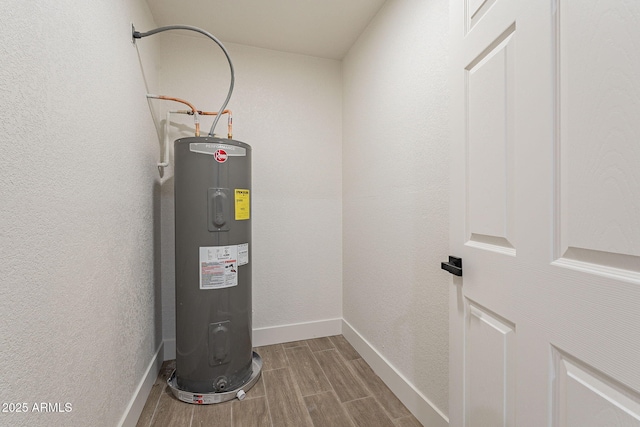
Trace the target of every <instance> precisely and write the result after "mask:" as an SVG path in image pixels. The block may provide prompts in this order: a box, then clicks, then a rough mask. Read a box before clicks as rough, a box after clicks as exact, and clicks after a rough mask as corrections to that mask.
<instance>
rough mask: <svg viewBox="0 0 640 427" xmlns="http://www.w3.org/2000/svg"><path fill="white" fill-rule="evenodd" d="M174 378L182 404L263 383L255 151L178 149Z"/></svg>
mask: <svg viewBox="0 0 640 427" xmlns="http://www.w3.org/2000/svg"><path fill="white" fill-rule="evenodd" d="M174 159H175V170H174V192H175V239H176V240H175V251H176V254H175V261H176V370H175V373H174V374H173V375H172V376H171V378H170V381H169V385H170V386H171V388H172V391H173V392H174V394H175V395H176V397H178V398H179V399H180V400H183V401H186V402H190V403H218V402H222V401H225V400H230V399H233V398H235V397H238V398H240V399H242V398H243V397H244V392H245V391H246V390H248V389H249V388H250V387H251V386H253V384H255V382H257V380H258V377H259V375H260V369H261V367H262V362H261V360H260V357H259V356H258V355H257V354H256V353H254V352H253V350H252V344H251V332H252V327H251V315H252V312H251V250H252V247H251V146H249V145H248V144H245V143H243V142H240V141H234V140H231V139H221V138H214V137H191V138H182V139H179V140H177V141H175V143H174Z"/></svg>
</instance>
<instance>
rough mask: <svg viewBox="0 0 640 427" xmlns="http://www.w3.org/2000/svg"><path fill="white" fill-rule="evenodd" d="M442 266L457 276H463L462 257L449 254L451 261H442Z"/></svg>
mask: <svg viewBox="0 0 640 427" xmlns="http://www.w3.org/2000/svg"><path fill="white" fill-rule="evenodd" d="M440 268H442V269H443V270H447V271H448V272H449V273H451V274H455V275H456V276H462V258H457V257H454V256H451V255H449V262H443V263H441V264H440Z"/></svg>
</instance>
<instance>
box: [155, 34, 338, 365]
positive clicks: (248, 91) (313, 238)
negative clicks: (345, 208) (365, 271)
mask: <svg viewBox="0 0 640 427" xmlns="http://www.w3.org/2000/svg"><path fill="white" fill-rule="evenodd" d="M161 37H162V59H161V73H160V79H161V89H160V92H162V94H164V95H169V96H175V97H179V98H183V99H186V100H188V101H190V102H192V103H194V104H195V105H196V107H197V108H198V109H201V110H208V111H218V109H219V108H220V105H221V104H222V101H223V100H224V98H225V96H226V94H227V90H228V84H229V69H228V65H227V62H226V59H225V57H224V55H223V53H222V51H220V50H219V48H218V47H217V46H216V45H215V44H214V43H213V42H212V41H211V40H209V39H207V38H204V37H200V36H198V35H197V34H195V37H194V36H189V35H181V34H176V33H163V34H162V36H161ZM225 47H226V48H227V49H228V51H229V53H230V55H231V58H232V60H233V63H234V66H235V71H236V86H235V90H234V93H233V96H232V98H231V102H230V103H229V106H228V108H230V109H231V110H232V111H233V113H234V139H236V140H240V141H243V142H246V143H248V144H250V145H251V146H252V148H253V171H252V173H253V190H252V200H251V202H252V226H253V245H252V252H251V259H252V263H253V309H254V314H253V328H254V330H255V332H254V344H255V345H263V344H268V343H273V342H280V341H282V340H294V339H301V338H308V337H309V334H310V335H323V334H335V333H339V331H340V329H339V328H340V322H339V321H337V320H335V319H340V318H341V317H342V219H341V215H342V199H341V195H342V175H341V173H342V170H341V167H342V148H341V147H342V76H341V63H340V62H339V61H335V60H329V59H320V58H314V57H310V56H304V55H297V54H290V53H283V52H277V51H271V50H266V49H260V48H253V47H248V46H243V45H237V44H233V43H225ZM155 103H162V101H155ZM165 104H166V103H165ZM162 108H167V107H166V106H164V105H163V107H162ZM169 108H171V109H181V108H185V106H181V104H177V103H171V105H170V106H169ZM162 120H164V117H163V116H162V115H159V116H158V121H162ZM175 122H176V125H172V127H171V133H170V136H171V138H170V139H171V141H172V142H173V140H175V139H177V138H179V137H184V136H193V124H192V119H191V118H188V117H182V118H181V117H176V119H175ZM172 123H173V120H172ZM177 123H183V124H184V125H183V126H178V125H177ZM210 124H211V120H205V124H203V126H202V130H203V132H204V133H206V132H207V131H208V130H209V126H210ZM216 133H217V134H221V135H223V136H224V135H226V119H225V118H223V119H222V120H221V121H220V124H219V125H218V127H217V129H216ZM162 211H163V213H162V222H163V256H162V264H163V285H162V289H163V335H164V338H165V340H166V342H167V343H173V342H174V341H173V340H175V308H174V303H175V296H174V283H175V282H174V249H173V218H174V217H173V215H174V213H173V179H172V170H168V171H167V175H166V176H165V178H164V179H163V184H162ZM169 242H171V243H169ZM290 325H298V326H297V327H290ZM173 345H175V344H173ZM170 347H171V346H170V345H167V353H166V354H165V357H167V358H170V357H173V353H171V348H170Z"/></svg>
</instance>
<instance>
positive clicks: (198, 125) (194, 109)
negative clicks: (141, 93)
mask: <svg viewBox="0 0 640 427" xmlns="http://www.w3.org/2000/svg"><path fill="white" fill-rule="evenodd" d="M147 98H153V99H164V100H166V101H175V102H180V103H182V104H185V105H188V106H189V108H191V112H192V114H193V116H194V118H193V121H194V123H195V125H196V136H200V121H199V120H198V114H199V112H198V110H197V108H196V107H195V105H193V104H192V103H190V102H189V101H185V100H184V99H180V98H174V97H172V96H165V95H151V94H147ZM225 111H226V110H225Z"/></svg>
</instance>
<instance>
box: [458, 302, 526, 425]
mask: <svg viewBox="0 0 640 427" xmlns="http://www.w3.org/2000/svg"><path fill="white" fill-rule="evenodd" d="M465 324H466V327H465V368H464V370H465V373H464V389H465V409H464V412H465V427H486V426H495V427H506V426H513V425H514V416H515V413H514V405H513V402H514V401H513V397H514V376H513V367H514V366H515V365H514V360H513V355H514V351H515V348H514V345H515V341H514V340H515V325H513V324H512V323H511V322H509V321H508V320H505V319H503V318H501V317H500V316H497V315H496V314H494V313H492V312H491V311H489V310H487V309H485V308H484V307H481V306H479V305H477V304H475V303H473V302H470V301H468V302H467V310H466V322H465Z"/></svg>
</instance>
